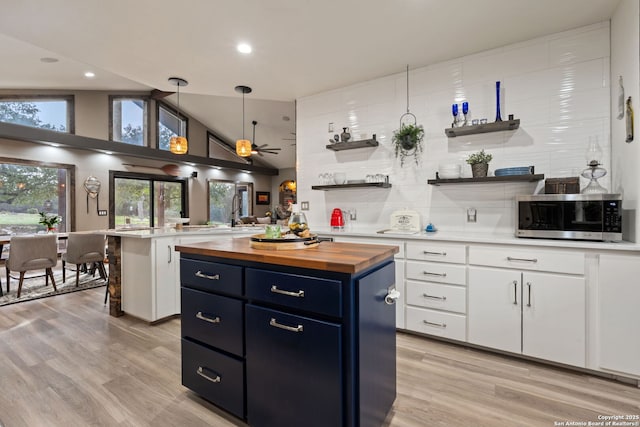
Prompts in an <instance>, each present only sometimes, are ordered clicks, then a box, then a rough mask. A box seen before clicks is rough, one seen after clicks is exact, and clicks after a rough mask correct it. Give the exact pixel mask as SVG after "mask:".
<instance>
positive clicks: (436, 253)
mask: <svg viewBox="0 0 640 427" xmlns="http://www.w3.org/2000/svg"><path fill="white" fill-rule="evenodd" d="M422 253H423V254H425V255H442V256H447V253H446V252H431V251H422Z"/></svg>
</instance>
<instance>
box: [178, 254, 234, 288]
mask: <svg viewBox="0 0 640 427" xmlns="http://www.w3.org/2000/svg"><path fill="white" fill-rule="evenodd" d="M180 281H181V283H182V286H188V287H190V288H196V289H200V290H203V291H207V292H222V293H226V294H229V295H237V296H242V267H238V266H235V265H227V264H220V263H217V262H208V261H198V260H194V259H189V258H184V257H183V258H181V260H180Z"/></svg>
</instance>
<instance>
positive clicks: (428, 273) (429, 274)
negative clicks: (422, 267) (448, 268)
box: [422, 271, 447, 277]
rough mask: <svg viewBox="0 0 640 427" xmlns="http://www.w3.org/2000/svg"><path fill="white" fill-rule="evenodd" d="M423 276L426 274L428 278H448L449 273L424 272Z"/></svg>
mask: <svg viewBox="0 0 640 427" xmlns="http://www.w3.org/2000/svg"><path fill="white" fill-rule="evenodd" d="M422 274H426V275H427V276H440V277H447V273H431V272H429V271H423V272H422Z"/></svg>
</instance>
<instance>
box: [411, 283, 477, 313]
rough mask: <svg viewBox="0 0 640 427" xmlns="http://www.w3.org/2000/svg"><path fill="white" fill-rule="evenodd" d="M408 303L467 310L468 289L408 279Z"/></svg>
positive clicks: (461, 311) (458, 310)
mask: <svg viewBox="0 0 640 427" xmlns="http://www.w3.org/2000/svg"><path fill="white" fill-rule="evenodd" d="M407 304H409V305H416V306H420V307H426V308H433V309H436V310H446V311H455V312H457V313H462V314H465V313H466V312H467V289H466V288H463V287H461V286H451V285H443V284H440V283H425V282H414V281H411V280H409V281H407Z"/></svg>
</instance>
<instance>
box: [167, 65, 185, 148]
mask: <svg viewBox="0 0 640 427" xmlns="http://www.w3.org/2000/svg"><path fill="white" fill-rule="evenodd" d="M169 83H170V84H172V85H173V86H177V87H178V90H177V92H178V129H177V130H178V132H177V135H176V136H172V137H171V140H170V141H169V151H171V152H172V153H173V154H186V153H187V151H188V150H189V143H188V142H187V138H186V137H184V136H181V135H180V133H181V130H182V123H181V122H180V86H186V85H188V84H189V83H188V82H187V81H186V80H185V79H181V78H179V77H170V78H169Z"/></svg>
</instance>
